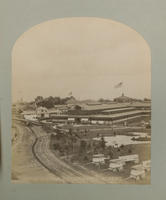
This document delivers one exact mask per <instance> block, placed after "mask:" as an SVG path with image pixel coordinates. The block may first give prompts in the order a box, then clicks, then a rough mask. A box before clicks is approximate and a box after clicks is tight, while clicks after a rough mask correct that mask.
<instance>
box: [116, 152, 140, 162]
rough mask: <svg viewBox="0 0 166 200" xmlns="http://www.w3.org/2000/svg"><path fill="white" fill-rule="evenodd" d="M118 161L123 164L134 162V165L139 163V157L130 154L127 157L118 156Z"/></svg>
mask: <svg viewBox="0 0 166 200" xmlns="http://www.w3.org/2000/svg"><path fill="white" fill-rule="evenodd" d="M119 159H121V160H123V161H125V162H134V163H135V164H137V163H139V156H138V154H132V155H127V156H119Z"/></svg>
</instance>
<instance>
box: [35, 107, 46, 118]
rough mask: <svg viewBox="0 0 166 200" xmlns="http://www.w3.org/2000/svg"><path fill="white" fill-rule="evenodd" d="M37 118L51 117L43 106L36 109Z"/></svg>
mask: <svg viewBox="0 0 166 200" xmlns="http://www.w3.org/2000/svg"><path fill="white" fill-rule="evenodd" d="M36 116H37V118H48V117H49V113H48V109H47V108H45V107H42V106H40V107H38V108H37V109H36Z"/></svg>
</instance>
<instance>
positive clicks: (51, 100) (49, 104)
mask: <svg viewBox="0 0 166 200" xmlns="http://www.w3.org/2000/svg"><path fill="white" fill-rule="evenodd" d="M71 98H72V99H73V98H74V97H66V98H60V97H52V96H50V97H47V98H43V97H42V96H37V97H36V98H35V103H36V105H37V106H43V107H46V108H53V107H54V106H55V105H64V104H66V103H67V101H68V100H70V99H71Z"/></svg>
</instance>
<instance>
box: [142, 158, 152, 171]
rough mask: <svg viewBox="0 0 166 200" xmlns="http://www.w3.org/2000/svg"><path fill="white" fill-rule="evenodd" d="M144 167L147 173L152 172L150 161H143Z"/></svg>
mask: <svg viewBox="0 0 166 200" xmlns="http://www.w3.org/2000/svg"><path fill="white" fill-rule="evenodd" d="M142 165H143V168H144V170H145V171H146V172H149V171H150V170H151V161H150V160H145V161H143V162H142Z"/></svg>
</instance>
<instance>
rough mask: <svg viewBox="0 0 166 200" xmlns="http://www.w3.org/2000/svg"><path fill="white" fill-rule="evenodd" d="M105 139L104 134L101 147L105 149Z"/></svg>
mask: <svg viewBox="0 0 166 200" xmlns="http://www.w3.org/2000/svg"><path fill="white" fill-rule="evenodd" d="M105 143H106V142H105V140H104V137H103V136H102V137H101V148H102V149H103V150H104V149H105Z"/></svg>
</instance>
